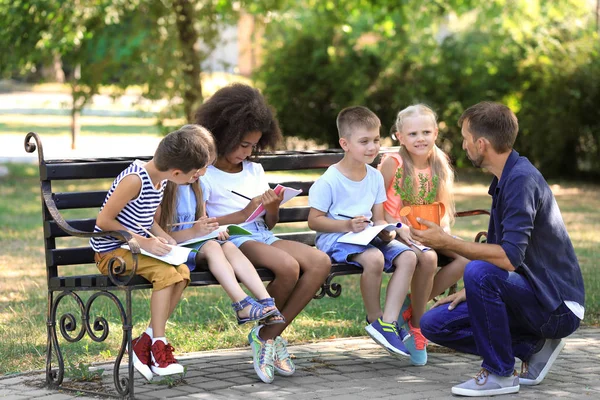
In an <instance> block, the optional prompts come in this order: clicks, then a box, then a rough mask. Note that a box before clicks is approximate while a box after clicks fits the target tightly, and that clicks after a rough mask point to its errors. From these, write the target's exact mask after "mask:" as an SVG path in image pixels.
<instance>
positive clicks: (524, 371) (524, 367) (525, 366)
mask: <svg viewBox="0 0 600 400" xmlns="http://www.w3.org/2000/svg"><path fill="white" fill-rule="evenodd" d="M528 372H529V362H527V361H522V362H521V376H527V373H528Z"/></svg>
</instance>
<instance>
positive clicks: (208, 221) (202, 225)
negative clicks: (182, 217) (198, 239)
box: [192, 216, 219, 236]
mask: <svg viewBox="0 0 600 400" xmlns="http://www.w3.org/2000/svg"><path fill="white" fill-rule="evenodd" d="M218 227H219V223H218V222H217V219H216V218H209V217H206V216H204V217H201V218H200V219H198V221H197V222H196V223H195V224H194V226H193V227H192V229H194V232H195V233H196V235H198V236H204V235H208V234H209V233H211V232H212V231H214V230H215V229H217V228H218Z"/></svg>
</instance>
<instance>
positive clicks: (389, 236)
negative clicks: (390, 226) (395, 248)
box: [377, 229, 396, 242]
mask: <svg viewBox="0 0 600 400" xmlns="http://www.w3.org/2000/svg"><path fill="white" fill-rule="evenodd" d="M377 236H379V238H380V239H381V240H383V241H384V242H391V241H392V240H394V238H395V237H396V231H388V230H387V229H384V230H382V231H381V232H379V235H377Z"/></svg>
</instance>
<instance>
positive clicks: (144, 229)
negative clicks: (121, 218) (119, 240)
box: [135, 222, 158, 239]
mask: <svg viewBox="0 0 600 400" xmlns="http://www.w3.org/2000/svg"><path fill="white" fill-rule="evenodd" d="M135 224H136V225H137V226H138V227H139V228H140V229H141V230H143V231H144V232H146V233H147V234H148V235H150V237H153V238H154V239H158V238H157V237H156V236H154V235H153V234H152V232H150V231H149V230H148V229H146V228H144V227H143V226H142V225H140V224H138V223H137V222H136V223H135Z"/></svg>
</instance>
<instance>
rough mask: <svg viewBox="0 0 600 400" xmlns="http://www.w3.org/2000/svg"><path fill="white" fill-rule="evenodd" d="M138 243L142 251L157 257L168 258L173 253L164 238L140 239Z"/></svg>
mask: <svg viewBox="0 0 600 400" xmlns="http://www.w3.org/2000/svg"><path fill="white" fill-rule="evenodd" d="M138 243H139V244H140V247H141V248H142V249H144V250H146V251H147V252H148V253H152V254H155V255H157V256H166V255H167V254H169V252H170V251H171V246H169V245H168V244H167V239H165V238H162V237H153V238H152V237H150V238H140V239H139V240H138Z"/></svg>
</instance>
